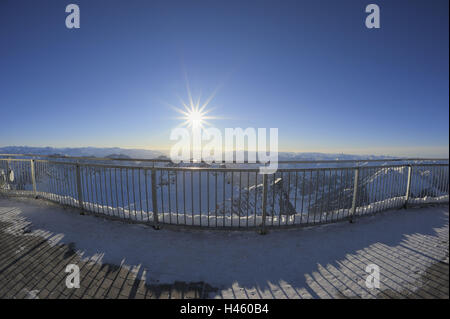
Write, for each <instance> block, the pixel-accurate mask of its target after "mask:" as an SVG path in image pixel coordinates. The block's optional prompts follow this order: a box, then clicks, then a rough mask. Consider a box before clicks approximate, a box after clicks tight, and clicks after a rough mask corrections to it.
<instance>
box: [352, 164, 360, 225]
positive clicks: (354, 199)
mask: <svg viewBox="0 0 450 319" xmlns="http://www.w3.org/2000/svg"><path fill="white" fill-rule="evenodd" d="M358 179H359V167H357V168H355V181H354V184H353V200H352V208H351V210H350V223H353V217H354V216H355V212H356V204H357V199H358Z"/></svg>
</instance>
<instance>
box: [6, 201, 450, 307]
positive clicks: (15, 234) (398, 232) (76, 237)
mask: <svg viewBox="0 0 450 319" xmlns="http://www.w3.org/2000/svg"><path fill="white" fill-rule="evenodd" d="M448 234H449V224H448V206H436V207H429V208H416V209H408V210H396V211H387V212H384V213H380V214H379V215H377V216H372V217H365V218H361V219H358V220H357V221H356V222H355V223H353V224H350V223H348V222H342V223H337V224H331V225H327V226H316V227H310V228H303V229H292V230H279V231H272V232H270V233H269V234H268V235H264V236H263V235H259V234H257V233H254V232H248V231H246V232H229V231H220V232H217V231H206V230H202V231H195V230H169V229H161V230H154V229H153V228H151V227H148V226H145V225H140V224H125V223H122V222H117V221H111V220H106V219H102V218H99V217H94V216H87V215H80V214H79V211H78V210H75V209H66V208H62V207H60V206H58V205H56V204H50V203H48V202H46V201H42V200H33V199H25V198H14V199H8V198H3V199H0V255H1V258H0V298H12V297H17V298H37V297H38V298H79V297H85V298H92V297H96V298H105V297H110V298H198V297H210V298H448V296H449V286H448V281H449V278H448V245H449V235H448ZM69 263H75V264H77V265H78V266H79V267H80V269H81V282H80V286H81V288H79V289H68V288H66V286H65V277H66V276H67V273H65V272H64V270H65V267H66V266H67V264H69ZM369 264H375V265H377V266H379V269H380V288H379V289H377V288H374V289H370V288H368V287H367V286H366V278H367V276H368V275H369V273H367V272H366V267H367V265H369Z"/></svg>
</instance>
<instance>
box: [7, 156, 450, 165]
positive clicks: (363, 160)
mask: <svg viewBox="0 0 450 319" xmlns="http://www.w3.org/2000/svg"><path fill="white" fill-rule="evenodd" d="M0 156H4V157H33V158H51V159H73V160H92V161H123V162H152V163H172V160H170V159H156V158H152V159H149V158H110V157H89V156H55V155H40V154H0ZM400 161H408V162H414V161H420V162H424V161H449V159H448V158H386V159H359V160H282V161H278V162H277V163H278V164H326V163H336V164H339V163H376V162H400ZM184 163H190V164H200V163H204V162H203V161H202V162H196V161H190V162H184ZM214 163H216V164H221V163H225V162H224V161H217V162H214ZM243 164H261V163H259V162H257V163H248V162H247V161H246V162H244V163H243Z"/></svg>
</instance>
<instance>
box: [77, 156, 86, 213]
mask: <svg viewBox="0 0 450 319" xmlns="http://www.w3.org/2000/svg"><path fill="white" fill-rule="evenodd" d="M76 175H77V193H78V206H80V208H81V209H84V207H83V190H82V188H81V173H80V165H79V164H77V165H76Z"/></svg>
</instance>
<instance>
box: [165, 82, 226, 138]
mask: <svg viewBox="0 0 450 319" xmlns="http://www.w3.org/2000/svg"><path fill="white" fill-rule="evenodd" d="M214 95H215V93H213V94H212V95H211V96H210V97H209V98H208V99H206V101H205V102H203V103H200V96H199V98H198V99H197V100H196V101H195V102H194V99H193V98H192V94H191V92H190V90H189V87H188V97H189V102H188V103H186V102H185V101H184V100H183V99H181V98H180V102H181V105H182V106H183V108H178V107H173V108H174V109H175V111H177V112H178V113H181V114H182V116H181V117H177V118H178V119H181V120H183V122H182V123H181V126H187V127H189V128H191V129H198V128H204V127H205V126H206V125H211V123H209V122H208V120H212V119H218V117H216V116H211V115H208V114H209V112H211V110H212V109H211V108H210V109H206V107H207V106H208V105H209V104H210V102H211V101H212V99H213V98H214Z"/></svg>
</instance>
